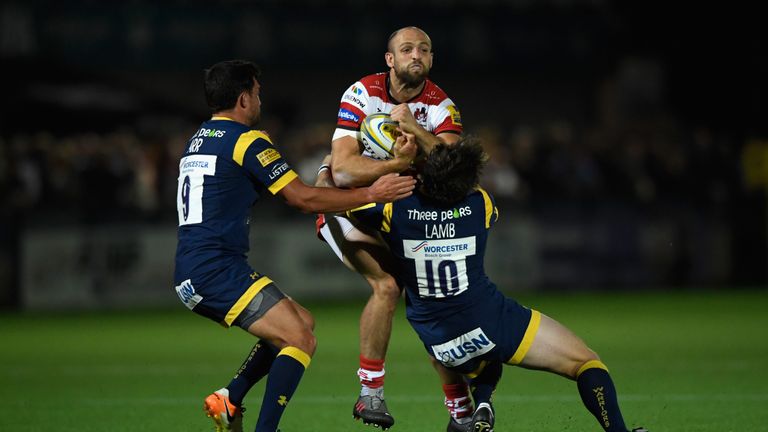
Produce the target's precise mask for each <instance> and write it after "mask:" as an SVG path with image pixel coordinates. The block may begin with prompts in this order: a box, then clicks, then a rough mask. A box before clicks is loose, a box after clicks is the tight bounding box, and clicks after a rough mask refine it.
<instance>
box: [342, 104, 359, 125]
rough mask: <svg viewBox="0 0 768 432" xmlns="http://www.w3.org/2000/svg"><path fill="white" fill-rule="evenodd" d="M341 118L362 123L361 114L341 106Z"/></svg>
mask: <svg viewBox="0 0 768 432" xmlns="http://www.w3.org/2000/svg"><path fill="white" fill-rule="evenodd" d="M339 120H346V121H351V122H355V123H360V116H358V115H357V114H355V113H353V112H352V111H350V110H347V109H344V108H341V109H340V110H339Z"/></svg>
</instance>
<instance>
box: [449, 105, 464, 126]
mask: <svg viewBox="0 0 768 432" xmlns="http://www.w3.org/2000/svg"><path fill="white" fill-rule="evenodd" d="M446 108H447V109H448V112H449V113H451V121H452V122H453V124H455V125H456V126H461V113H460V112H459V109H458V108H456V105H448V106H447V107H446Z"/></svg>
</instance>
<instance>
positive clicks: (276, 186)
mask: <svg viewBox="0 0 768 432" xmlns="http://www.w3.org/2000/svg"><path fill="white" fill-rule="evenodd" d="M298 176H299V175H298V174H296V171H294V170H288V171H286V172H285V174H283V175H282V176H281V177H280V179H279V180H278V181H276V182H274V183H272V186H270V187H269V191H270V192H272V195H274V194H276V193H278V192H280V189H282V188H284V187H285V185H287V184H288V183H290V182H292V181H293V179H295V178H296V177H298Z"/></svg>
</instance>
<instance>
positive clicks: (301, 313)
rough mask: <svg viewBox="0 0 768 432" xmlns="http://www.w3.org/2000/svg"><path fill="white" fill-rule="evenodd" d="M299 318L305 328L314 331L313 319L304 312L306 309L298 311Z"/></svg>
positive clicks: (306, 311)
mask: <svg viewBox="0 0 768 432" xmlns="http://www.w3.org/2000/svg"><path fill="white" fill-rule="evenodd" d="M299 316H300V317H301V320H302V321H304V325H305V326H307V328H309V329H310V330H314V329H315V317H313V316H312V314H311V313H310V312H309V311H308V310H306V309H303V308H302V309H299Z"/></svg>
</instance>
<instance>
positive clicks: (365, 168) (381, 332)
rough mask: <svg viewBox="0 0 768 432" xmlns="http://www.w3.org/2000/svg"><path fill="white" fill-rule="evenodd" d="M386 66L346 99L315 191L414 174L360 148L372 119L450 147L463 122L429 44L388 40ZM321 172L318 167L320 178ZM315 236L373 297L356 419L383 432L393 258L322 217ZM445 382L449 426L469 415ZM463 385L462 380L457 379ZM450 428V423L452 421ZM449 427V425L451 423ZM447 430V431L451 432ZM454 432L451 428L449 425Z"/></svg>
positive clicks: (405, 31)
mask: <svg viewBox="0 0 768 432" xmlns="http://www.w3.org/2000/svg"><path fill="white" fill-rule="evenodd" d="M384 59H385V61H386V64H387V66H388V67H389V71H388V72H382V73H377V74H373V75H369V76H366V77H364V78H362V79H360V80H359V81H357V82H356V83H354V84H353V85H352V86H351V87H349V88H348V89H347V91H346V92H344V95H343V96H342V99H341V105H340V107H339V112H338V122H337V128H336V131H335V132H334V134H333V142H332V157H331V161H330V166H329V167H328V168H330V170H331V173H332V180H333V181H332V182H331V181H330V179H328V181H327V182H320V183H316V184H318V185H326V186H332V185H334V184H335V186H337V187H358V186H365V185H368V184H371V182H373V181H374V180H376V179H378V178H379V177H380V176H382V175H385V174H388V173H400V172H403V171H405V170H407V169H409V168H410V167H411V163H412V162H413V160H414V158H415V157H416V154H415V153H414V152H411V151H408V150H409V149H408V148H407V147H406V148H402V149H400V148H398V147H397V146H396V147H395V153H394V158H392V159H390V160H385V161H378V160H374V159H371V158H369V156H370V155H368V154H367V152H364V151H363V149H362V148H361V147H360V144H359V143H358V140H357V133H358V131H359V129H360V124H361V123H362V121H363V120H364V119H365V117H366V116H368V115H370V114H374V113H390V114H391V117H392V119H393V120H395V121H397V122H399V128H400V130H401V131H402V132H404V133H409V134H412V135H414V136H415V138H416V142H417V144H418V146H419V151H420V152H422V153H423V154H426V153H428V152H429V151H430V150H431V149H432V148H433V147H434V146H435V145H436V144H438V143H448V144H450V143H454V142H456V141H457V140H458V139H459V136H460V135H461V133H462V124H461V115H460V114H459V111H458V109H457V108H456V106H455V105H454V103H453V101H451V99H450V98H449V97H448V96H447V95H446V94H445V92H444V91H443V90H442V89H440V88H439V87H438V86H437V85H435V83H433V82H432V81H430V80H429V79H428V76H429V71H430V69H431V68H432V59H433V52H432V41H431V39H430V38H429V36H428V35H427V34H426V33H425V32H424V31H423V30H421V29H419V28H417V27H405V28H402V29H399V30H397V31H395V32H393V33H392V34H391V35H390V37H389V40H388V43H387V52H386V53H385V54H384ZM324 167H327V166H326V165H323V166H322V167H321V171H322V170H323V168H324ZM318 229H319V234H320V235H321V236H322V238H323V239H324V240H325V241H326V242H327V243H328V244H329V245H330V246H331V248H332V249H333V250H334V252H335V253H336V255H337V256H338V257H339V259H341V260H342V261H343V262H344V264H345V265H346V266H347V267H349V268H350V269H352V270H353V271H356V272H358V273H360V274H361V275H362V276H363V277H364V278H365V280H366V281H367V282H368V284H369V285H370V286H371V289H372V291H373V292H372V295H371V297H370V298H369V300H368V302H367V304H366V305H365V308H364V309H363V311H362V313H361V316H360V368H359V369H358V376H359V378H360V384H361V390H360V396H359V397H358V400H357V402H356V403H355V406H354V408H353V416H354V417H355V418H361V419H362V420H363V422H364V423H366V424H374V425H377V426H381V427H382V428H384V429H386V428H389V427H391V426H392V425H393V424H394V418H393V417H392V416H391V415H390V413H389V411H388V409H387V406H386V403H385V402H384V376H385V371H384V358H385V356H386V353H387V346H388V344H389V337H390V333H391V329H392V315H393V313H394V310H395V307H396V306H397V302H398V300H399V298H400V293H401V289H400V288H399V287H398V284H397V282H396V281H395V278H393V277H392V276H391V274H390V272H389V271H388V268H387V267H388V266H389V265H390V261H391V257H390V256H389V252H388V250H387V248H386V247H385V246H383V243H382V241H381V239H380V238H379V236H378V235H377V234H376V233H371V232H370V230H365V229H360V228H358V227H355V226H354V225H353V224H352V223H350V221H349V220H348V219H347V218H345V217H343V216H331V215H325V216H323V215H320V217H319V218H318ZM435 367H436V368H437V369H438V372H439V373H440V375H441V378H442V379H443V381H444V382H446V383H447V384H446V385H447V387H446V386H445V385H444V392H445V393H446V406H448V408H449V411H451V412H452V418H455V417H457V416H458V417H461V416H462V415H467V416H468V415H469V413H471V407H470V406H468V405H467V403H468V398H467V397H466V396H467V392H466V389H465V388H466V386H465V385H464V384H463V383H459V384H454V383H455V382H456V381H457V378H456V377H455V376H453V375H452V374H451V373H446V372H445V371H442V370H441V369H442V368H441V367H440V366H439V365H436V366H435ZM458 378H459V379H460V377H458ZM452 422H453V420H452ZM451 424H452V423H451ZM451 424H449V430H451V429H450V425H451ZM454 426H455V425H454Z"/></svg>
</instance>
